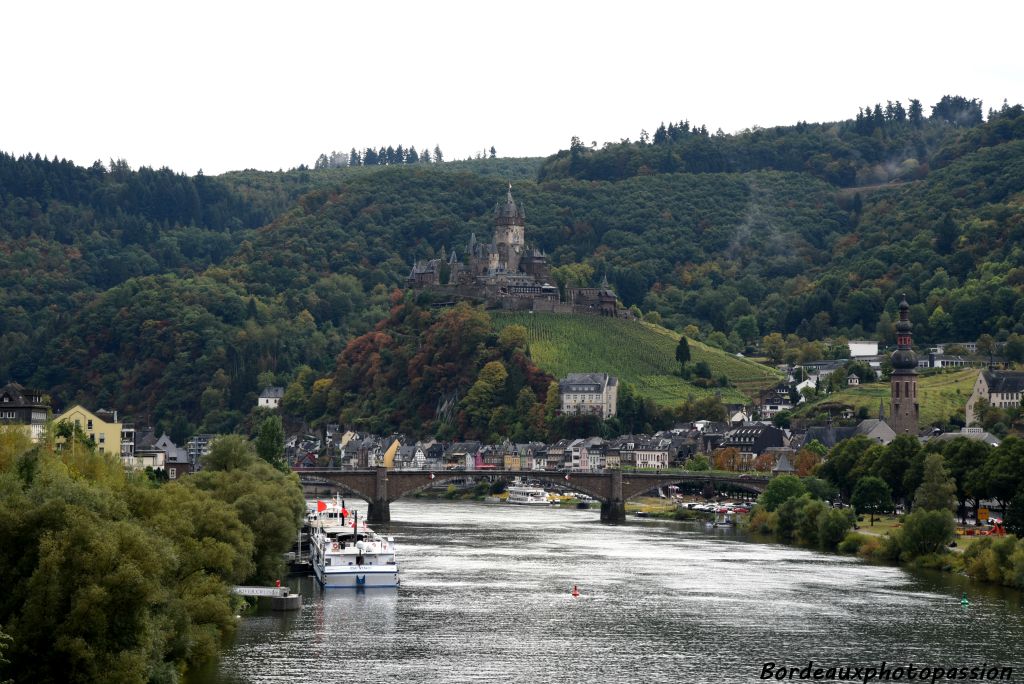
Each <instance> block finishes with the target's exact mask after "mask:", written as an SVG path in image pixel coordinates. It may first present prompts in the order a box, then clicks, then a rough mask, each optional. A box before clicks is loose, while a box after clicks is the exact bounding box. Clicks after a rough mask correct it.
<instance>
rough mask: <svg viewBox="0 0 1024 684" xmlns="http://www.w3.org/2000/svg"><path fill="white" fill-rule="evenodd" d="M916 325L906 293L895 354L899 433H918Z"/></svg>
mask: <svg viewBox="0 0 1024 684" xmlns="http://www.w3.org/2000/svg"><path fill="white" fill-rule="evenodd" d="M913 329H914V326H913V325H912V324H911V323H910V305H909V304H907V297H906V295H904V296H903V301H901V302H900V320H899V321H898V322H897V323H896V351H894V352H893V354H892V378H891V380H890V383H891V384H890V396H891V404H890V411H889V427H891V428H892V429H893V432H895V433H896V434H897V435H916V434H917V430H918V427H917V425H918V417H919V413H920V410H919V408H918V405H917V354H915V353H914V351H913V349H911V340H912V339H913V337H914V335H913V332H912V331H913Z"/></svg>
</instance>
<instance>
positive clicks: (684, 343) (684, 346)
mask: <svg viewBox="0 0 1024 684" xmlns="http://www.w3.org/2000/svg"><path fill="white" fill-rule="evenodd" d="M689 362H690V343H689V341H688V340H687V339H686V335H681V336H680V337H679V344H677V345H676V363H678V364H679V370H680V371H682V370H683V369H685V368H686V364H687V363H689Z"/></svg>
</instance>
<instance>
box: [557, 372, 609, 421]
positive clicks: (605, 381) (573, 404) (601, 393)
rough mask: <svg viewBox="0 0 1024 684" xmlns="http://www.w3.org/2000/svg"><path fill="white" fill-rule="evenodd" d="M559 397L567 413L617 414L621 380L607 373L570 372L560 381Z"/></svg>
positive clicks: (606, 416)
mask: <svg viewBox="0 0 1024 684" xmlns="http://www.w3.org/2000/svg"><path fill="white" fill-rule="evenodd" d="M558 398H559V403H560V405H561V410H562V413H563V414H565V415H595V416H600V417H601V419H602V420H606V419H608V418H611V417H612V416H614V415H615V412H616V410H617V408H618V400H619V381H618V378H616V377H615V376H614V375H608V374H607V373H570V374H569V375H567V376H566V377H565V378H564V379H563V380H561V381H560V382H559V383H558Z"/></svg>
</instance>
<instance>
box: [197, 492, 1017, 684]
mask: <svg viewBox="0 0 1024 684" xmlns="http://www.w3.org/2000/svg"><path fill="white" fill-rule="evenodd" d="M364 513H365V506H363V507H362V508H361V510H360V515H362V514H364ZM391 514H392V522H391V525H390V532H391V533H392V534H393V535H394V537H395V539H396V542H397V543H398V549H399V564H400V567H401V582H402V586H401V588H399V589H397V590H395V589H390V590H368V591H366V592H365V593H364V592H360V593H353V592H349V591H345V590H332V591H328V592H326V593H325V592H323V591H321V590H320V589H319V588H318V587H317V586H315V584H314V582H313V581H312V580H311V579H308V578H303V579H294V578H293V579H291V580H290V584H291V586H293V587H295V586H298V588H299V591H301V593H302V594H303V600H304V605H303V608H302V610H301V611H298V612H297V613H273V612H270V611H260V612H258V613H255V614H252V615H247V616H245V617H243V618H242V619H241V620H240V624H239V630H238V633H237V635H236V638H235V639H234V642H233V644H232V645H231V646H230V647H229V648H227V649H226V650H225V651H224V653H223V654H222V656H221V658H220V661H219V662H218V663H217V664H216V666H215V667H213V668H210V669H209V670H208V671H205V672H200V673H196V674H195V675H194V676H193V677H191V678H190V681H191V682H194V684H212V683H217V684H234V683H237V682H386V681H392V682H398V683H400V684H413V683H416V682H430V683H431V684H439V683H441V682H503V683H509V682H529V683H531V684H533V683H537V682H567V683H571V682H593V683H605V682H623V681H631V682H753V681H760V680H759V676H760V675H761V674H762V671H763V668H764V664H765V663H767V662H774V663H776V664H777V665H783V664H785V665H788V666H795V667H800V668H803V667H806V666H807V664H808V661H814V663H815V665H814V667H819V666H821V667H823V668H828V667H830V666H839V667H842V666H854V667H876V668H878V667H881V665H882V663H883V661H884V662H886V663H887V666H888V667H890V668H893V667H897V666H904V667H906V666H908V665H910V664H914V665H915V667H918V668H919V667H921V666H922V665H925V666H931V665H941V666H943V667H967V668H970V667H974V666H982V665H983V664H984V663H987V664H988V666H989V667H991V666H992V665H997V666H1000V667H1012V668H1013V679H1014V680H1015V681H1019V680H1024V649H1022V648H1021V644H1024V638H1022V637H1024V609H1022V605H1021V596H1020V594H1019V593H1018V592H1013V591H1009V590H1003V589H999V588H995V587H985V586H980V585H977V584H972V583H968V582H967V581H966V580H964V579H963V578H959V577H954V576H950V575H948V574H942V573H911V572H908V571H906V570H904V569H900V568H895V567H889V566H879V565H872V564H868V563H865V562H863V561H860V560H857V559H853V558H849V557H844V556H838V555H834V554H825V553H818V552H815V551H810V550H805V549H799V548H795V547H791V546H784V545H776V544H761V543H752V542H749V541H747V540H746V539H745V538H744V536H743V534H742V533H741V532H738V531H736V530H732V529H707V528H705V527H703V526H701V525H698V524H696V523H676V522H663V521H655V520H633V519H632V517H631V518H630V521H629V522H627V523H626V524H623V525H605V524H601V523H600V522H599V521H598V513H597V511H596V510H592V511H578V510H560V509H548V508H540V509H538V508H533V507H516V506H510V505H507V504H478V503H465V502H448V501H443V502H438V501H422V500H400V501H397V502H395V503H393V504H392V505H391ZM573 585H577V586H578V587H579V591H580V592H581V595H580V596H579V597H578V598H573V597H572V596H571V593H570V592H571V591H572V588H573ZM963 591H967V592H968V595H969V598H970V605H969V606H967V607H963V606H961V604H960V596H961V592H963Z"/></svg>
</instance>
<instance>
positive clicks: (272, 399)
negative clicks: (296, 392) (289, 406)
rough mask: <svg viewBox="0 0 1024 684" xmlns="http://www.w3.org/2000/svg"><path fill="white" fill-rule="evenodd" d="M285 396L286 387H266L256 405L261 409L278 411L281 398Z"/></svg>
mask: <svg viewBox="0 0 1024 684" xmlns="http://www.w3.org/2000/svg"><path fill="white" fill-rule="evenodd" d="M283 396H284V387H264V388H263V391H262V392H260V398H259V399H258V400H257V402H256V405H257V406H259V407H260V408H272V409H276V408H277V407H279V406H280V405H281V397H283Z"/></svg>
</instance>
